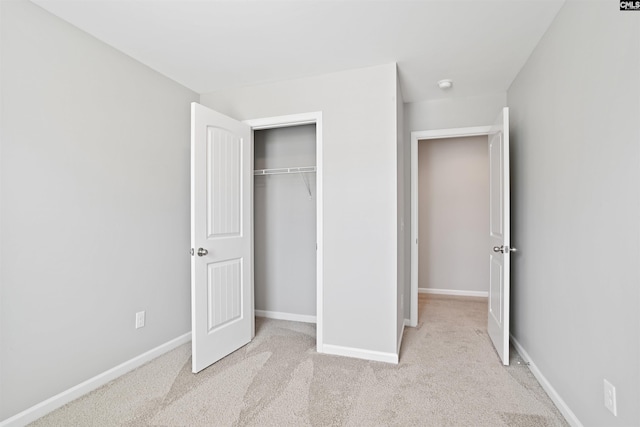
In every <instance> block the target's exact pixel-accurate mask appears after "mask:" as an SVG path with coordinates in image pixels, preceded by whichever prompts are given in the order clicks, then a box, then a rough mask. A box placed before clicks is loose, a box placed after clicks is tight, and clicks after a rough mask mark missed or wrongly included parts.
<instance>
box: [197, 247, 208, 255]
mask: <svg viewBox="0 0 640 427" xmlns="http://www.w3.org/2000/svg"><path fill="white" fill-rule="evenodd" d="M208 253H209V251H208V250H206V249H205V248H198V256H205V255H206V254H208Z"/></svg>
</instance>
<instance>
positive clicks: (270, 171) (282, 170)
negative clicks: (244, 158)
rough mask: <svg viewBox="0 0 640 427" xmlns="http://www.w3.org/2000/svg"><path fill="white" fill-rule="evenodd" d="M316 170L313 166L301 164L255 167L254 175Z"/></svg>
mask: <svg viewBox="0 0 640 427" xmlns="http://www.w3.org/2000/svg"><path fill="white" fill-rule="evenodd" d="M315 171H316V167H315V166H301V167H295V168H276V169H256V170H254V171H253V174H254V175H278V174H284V173H312V172H315Z"/></svg>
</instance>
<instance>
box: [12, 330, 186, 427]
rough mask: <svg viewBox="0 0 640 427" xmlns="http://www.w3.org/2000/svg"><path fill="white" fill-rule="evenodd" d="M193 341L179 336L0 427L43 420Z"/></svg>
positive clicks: (16, 426) (57, 395) (22, 424)
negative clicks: (50, 413) (65, 406)
mask: <svg viewBox="0 0 640 427" xmlns="http://www.w3.org/2000/svg"><path fill="white" fill-rule="evenodd" d="M189 341H191V332H188V333H186V334H184V335H181V336H179V337H178V338H174V339H172V340H171V341H168V342H166V343H164V344H161V345H159V346H158V347H156V348H153V349H151V350H149V351H147V352H146V353H142V354H141V355H139V356H136V357H134V358H133V359H130V360H127V361H126V362H123V363H121V364H119V365H118V366H116V367H113V368H111V369H109V370H107V371H105V372H103V373H101V374H98V375H96V376H95V377H93V378H89V379H88V380H86V381H84V382H82V383H80V384H78V385H76V386H73V387H71V388H70V389H68V390H65V391H63V392H62V393H59V394H56V395H55V396H53V397H50V398H49V399H47V400H44V401H42V402H40V403H38V404H36V405H34V406H32V407H30V408H28V409H25V410H24V411H22V412H20V413H18V414H16V415H14V416H13V417H11V418H7V419H6V420H4V421H2V422H0V427H18V426H24V425H27V424H29V423H31V422H33V421H35V420H37V419H38V418H42V417H43V416H45V415H47V414H48V413H49V412H51V411H54V410H56V409H58V408H60V407H62V406H64V405H66V404H67V403H69V402H71V401H73V400H75V399H77V398H79V397H81V396H83V395H85V394H87V393H89V392H92V391H93V390H95V389H97V388H99V387H101V386H103V385H105V384H107V383H108V382H110V381H113V380H115V379H116V378H118V377H121V376H122V375H124V374H126V373H128V372H131V371H133V370H134V369H136V368H138V367H140V366H142V365H144V364H145V363H147V362H150V361H151V360H153V359H155V358H157V357H159V356H162V355H163V354H165V353H168V352H169V351H171V350H173V349H175V348H177V347H179V346H181V345H182V344H186V343H188V342H189Z"/></svg>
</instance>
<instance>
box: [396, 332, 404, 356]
mask: <svg viewBox="0 0 640 427" xmlns="http://www.w3.org/2000/svg"><path fill="white" fill-rule="evenodd" d="M403 336H404V323H403V324H402V330H401V331H400V335H399V336H398V344H397V345H396V353H397V354H398V358H399V357H400V347H401V346H402V337H403ZM396 363H397V362H396Z"/></svg>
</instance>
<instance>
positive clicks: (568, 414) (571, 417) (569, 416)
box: [511, 335, 583, 427]
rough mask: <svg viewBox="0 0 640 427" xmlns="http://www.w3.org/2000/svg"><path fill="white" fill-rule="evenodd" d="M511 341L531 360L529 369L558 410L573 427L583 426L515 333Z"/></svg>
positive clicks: (524, 356) (520, 352) (523, 356)
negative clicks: (516, 337)
mask: <svg viewBox="0 0 640 427" xmlns="http://www.w3.org/2000/svg"><path fill="white" fill-rule="evenodd" d="M511 342H512V343H513V346H514V347H515V349H516V351H517V352H518V354H520V356H522V358H523V359H524V360H525V361H526V362H529V370H530V371H531V373H532V374H533V376H534V377H536V379H537V380H538V382H539V383H540V385H541V386H542V388H543V389H544V391H546V392H547V394H548V395H549V397H550V398H551V400H552V401H553V403H554V404H555V405H556V406H557V407H558V410H559V411H560V413H562V415H563V416H564V418H565V420H567V422H568V423H569V425H570V426H572V427H583V425H582V423H581V422H580V420H579V419H578V417H577V416H576V414H574V413H573V411H572V410H571V408H569V405H567V403H566V402H565V401H564V400H563V399H562V397H560V394H558V392H557V391H556V389H555V388H553V386H552V385H551V383H550V382H549V380H547V378H546V377H545V376H544V375H543V374H542V372H541V371H540V369H538V367H537V366H536V364H535V363H534V362H533V360H531V357H530V356H529V354H528V353H527V351H526V350H525V349H524V348H523V347H522V345H520V343H519V342H518V340H516V339H515V338H514V337H513V335H511Z"/></svg>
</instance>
